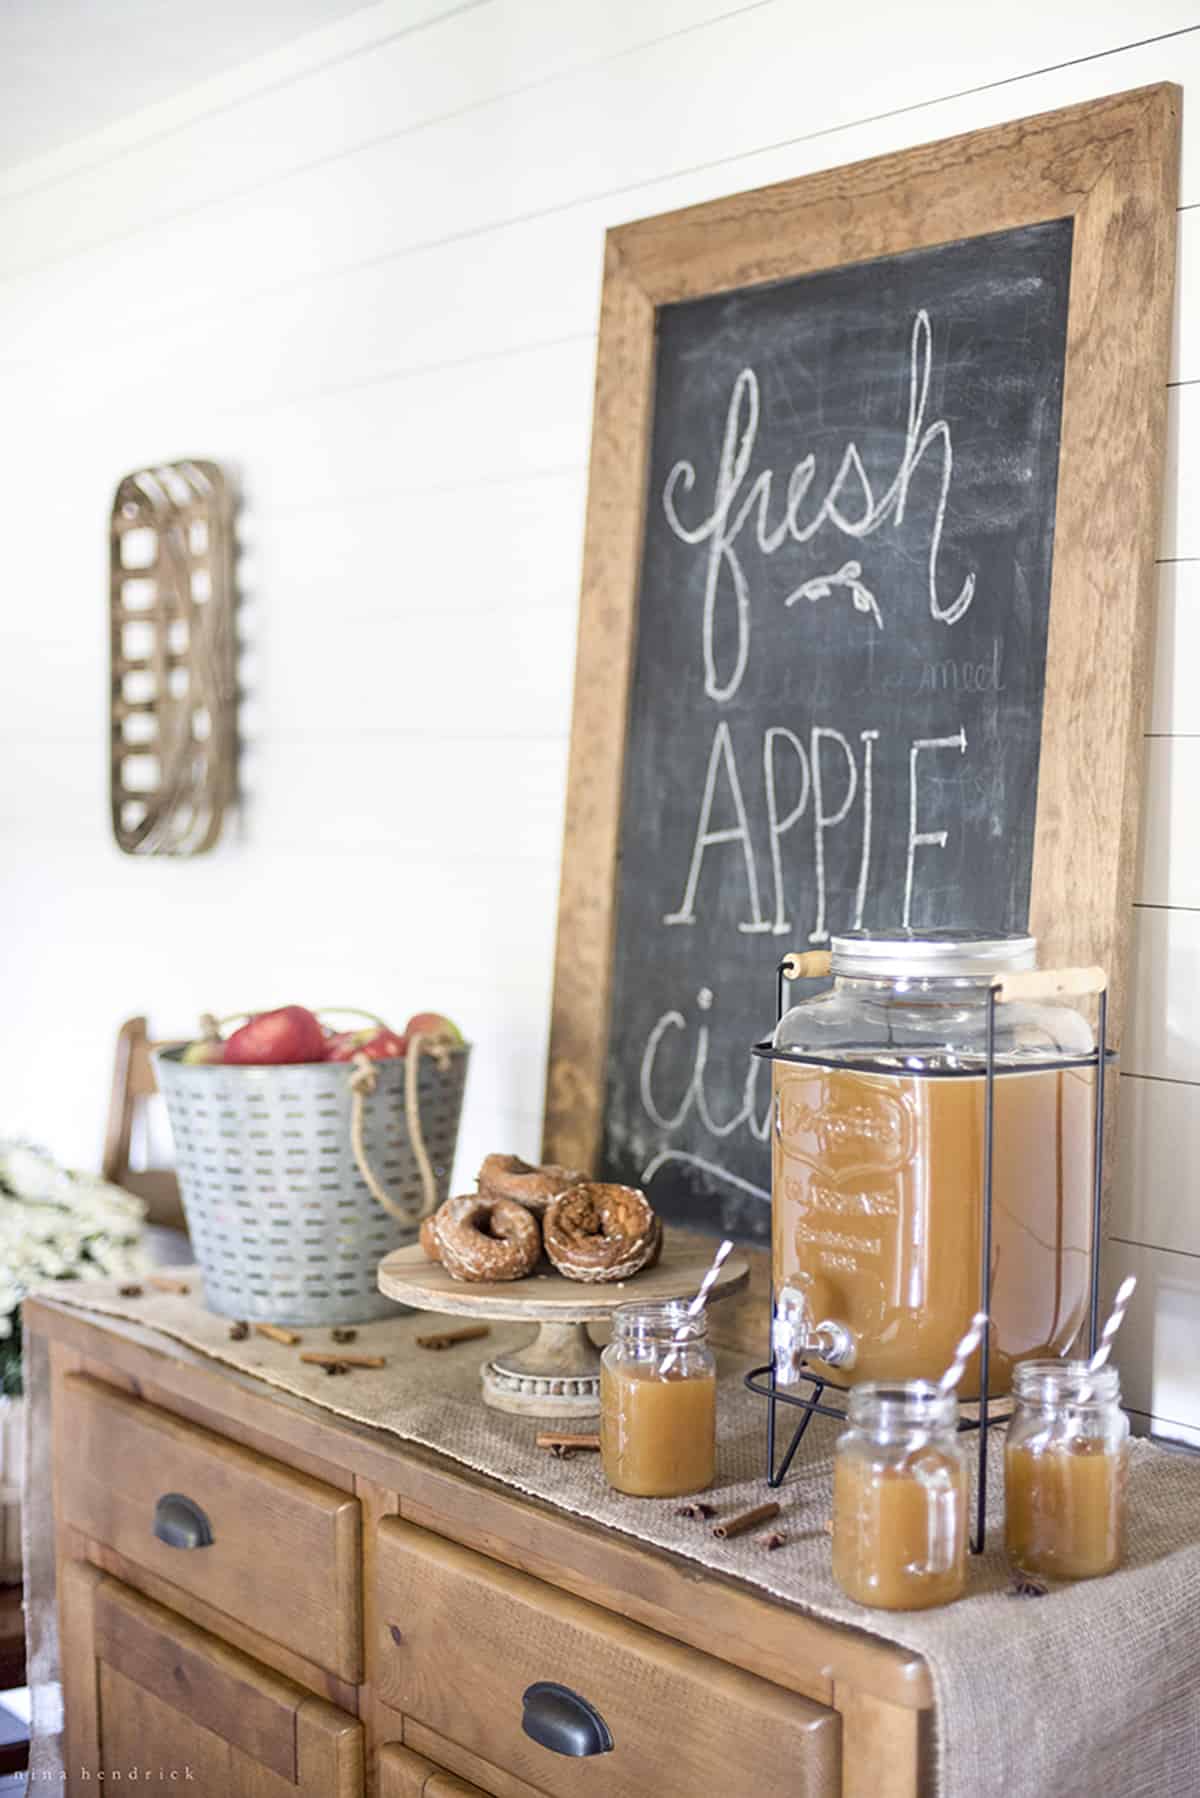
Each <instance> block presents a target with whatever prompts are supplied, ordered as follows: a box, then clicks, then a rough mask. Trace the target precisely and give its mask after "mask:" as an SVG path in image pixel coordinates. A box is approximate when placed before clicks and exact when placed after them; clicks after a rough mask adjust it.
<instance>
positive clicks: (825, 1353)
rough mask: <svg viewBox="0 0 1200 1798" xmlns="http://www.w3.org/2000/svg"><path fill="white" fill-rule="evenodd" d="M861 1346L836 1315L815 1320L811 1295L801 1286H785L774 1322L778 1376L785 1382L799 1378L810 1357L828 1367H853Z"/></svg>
mask: <svg viewBox="0 0 1200 1798" xmlns="http://www.w3.org/2000/svg"><path fill="white" fill-rule="evenodd" d="M856 1355H857V1349H856V1345H855V1341H854V1337H853V1336H852V1335H851V1334H850V1331H849V1330H848V1329H847V1327H846V1325H845V1324H843V1323H839V1322H838V1321H837V1320H836V1319H835V1318H832V1317H826V1318H822V1320H821V1322H820V1323H814V1322H813V1320H812V1310H811V1307H810V1304H809V1300H808V1294H807V1293H805V1292H802V1291H801V1290H800V1288H799V1287H797V1286H783V1287H781V1288H780V1290H779V1293H778V1294H777V1296H776V1299H775V1316H774V1319H773V1321H772V1324H771V1358H772V1360H773V1362H774V1365H775V1377H776V1379H777V1380H782V1381H783V1382H784V1383H785V1384H787V1383H788V1382H789V1381H792V1380H796V1379H799V1377H800V1375H801V1373H802V1372H803V1363H804V1359H805V1357H806V1356H813V1357H815V1358H816V1359H817V1360H819V1361H824V1362H825V1364H826V1366H828V1367H847V1368H849V1367H853V1366H854V1362H855V1358H856Z"/></svg>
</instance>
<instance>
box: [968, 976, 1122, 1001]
mask: <svg viewBox="0 0 1200 1798" xmlns="http://www.w3.org/2000/svg"><path fill="white" fill-rule="evenodd" d="M1107 986H1108V975H1107V974H1106V973H1105V972H1104V969H1103V968H1031V969H1030V970H1029V972H1028V973H1025V974H1003V975H1001V977H1000V979H999V980H998V981H997V982H996V1000H997V1003H998V1004H1001V1005H1003V1004H1004V1003H1006V1002H1007V1001H1009V1000H1012V999H1076V998H1082V997H1083V996H1084V995H1085V994H1087V993H1102V992H1103V991H1104V990H1105V988H1106V987H1107Z"/></svg>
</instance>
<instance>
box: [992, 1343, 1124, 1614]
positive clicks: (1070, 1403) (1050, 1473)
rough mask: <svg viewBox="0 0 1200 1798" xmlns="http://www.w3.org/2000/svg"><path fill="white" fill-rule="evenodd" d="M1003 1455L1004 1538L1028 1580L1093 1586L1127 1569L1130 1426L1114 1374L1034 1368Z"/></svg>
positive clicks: (1021, 1376)
mask: <svg viewBox="0 0 1200 1798" xmlns="http://www.w3.org/2000/svg"><path fill="white" fill-rule="evenodd" d="M1013 1391H1014V1397H1015V1400H1016V1404H1015V1407H1014V1411H1013V1420H1012V1423H1011V1424H1010V1426H1009V1430H1008V1437H1007V1440H1006V1442H1005V1448H1004V1539H1005V1547H1006V1549H1007V1551H1008V1555H1009V1559H1010V1560H1012V1561H1014V1562H1015V1563H1016V1565H1017V1566H1018V1567H1020V1568H1023V1569H1024V1570H1025V1572H1027V1573H1043V1574H1049V1575H1050V1576H1051V1577H1052V1578H1054V1579H1094V1578H1095V1577H1096V1576H1097V1575H1098V1574H1102V1573H1112V1572H1113V1571H1114V1569H1115V1568H1117V1567H1119V1566H1120V1564H1121V1557H1122V1554H1123V1552H1124V1537H1125V1482H1126V1463H1127V1460H1128V1444H1129V1419H1128V1418H1127V1417H1126V1415H1125V1413H1124V1411H1123V1410H1122V1409H1121V1387H1120V1380H1119V1376H1118V1374H1117V1370H1116V1368H1115V1367H1101V1368H1099V1369H1097V1371H1096V1372H1095V1373H1088V1371H1087V1364H1086V1362H1083V1361H1026V1362H1025V1363H1024V1364H1023V1365H1022V1366H1021V1367H1018V1368H1017V1371H1016V1376H1015V1381H1014V1387H1013Z"/></svg>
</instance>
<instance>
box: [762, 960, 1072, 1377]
mask: <svg viewBox="0 0 1200 1798" xmlns="http://www.w3.org/2000/svg"><path fill="white" fill-rule="evenodd" d="M1034 949H1035V944H1034V941H1033V939H1032V938H1030V937H1000V938H989V937H985V936H980V935H970V934H965V933H961V932H959V933H950V932H937V931H934V932H929V933H924V934H921V933H916V932H897V933H894V934H876V935H868V934H867V933H865V932H861V933H851V934H849V935H847V936H844V937H835V938H834V939H833V944H832V970H833V974H834V983H833V987H832V989H831V990H830V991H828V992H825V993H822V994H821V995H819V996H818V997H817V998H815V999H810V1000H808V1001H806V1002H802V1003H801V1004H799V1005H797V1006H796V1007H795V1008H794V1009H793V1010H791V1011H789V1012H788V1013H787V1015H786V1016H785V1017H784V1018H783V1020H782V1022H781V1023H780V1025H779V1027H778V1030H777V1031H776V1036H775V1044H774V1048H773V1050H772V1051H771V1058H772V1062H773V1077H774V1116H773V1137H774V1141H773V1173H772V1230H773V1244H772V1248H773V1256H772V1259H773V1275H774V1284H775V1295H776V1309H777V1324H779V1323H780V1320H781V1319H783V1318H786V1319H790V1320H792V1323H791V1324H790V1326H789V1327H790V1328H791V1336H792V1338H793V1339H794V1340H793V1341H792V1343H791V1348H792V1353H791V1355H790V1357H789V1356H788V1355H786V1354H785V1355H784V1357H783V1361H788V1360H789V1359H790V1368H789V1367H787V1366H785V1365H784V1364H783V1362H781V1361H780V1359H779V1356H778V1355H777V1366H778V1367H779V1371H780V1374H781V1377H794V1376H795V1372H796V1369H797V1367H798V1365H799V1362H800V1360H803V1361H805V1362H806V1364H807V1365H808V1366H809V1367H811V1368H812V1369H813V1371H814V1372H815V1373H816V1374H818V1375H819V1376H822V1377H825V1378H830V1379H833V1380H834V1381H836V1382H839V1383H841V1384H845V1383H846V1382H847V1380H863V1379H865V1380H910V1379H927V1380H935V1379H937V1378H938V1377H939V1376H940V1375H941V1374H942V1372H943V1371H944V1370H945V1368H946V1367H947V1366H948V1365H949V1363H950V1361H951V1359H952V1357H953V1354H954V1349H955V1346H956V1344H957V1342H958V1340H959V1338H960V1337H961V1336H962V1334H963V1331H964V1330H965V1329H966V1327H967V1324H968V1322H969V1321H970V1318H971V1316H972V1314H973V1313H974V1312H975V1311H976V1310H978V1309H979V1306H980V1302H981V1295H980V1271H979V1270H980V1246H981V1232H982V1228H983V1210H984V1203H983V1201H984V1112H985V1089H986V1078H985V1075H984V1071H983V1070H984V1065H985V1059H986V1052H985V1042H986V1013H987V999H988V992H989V988H990V987H991V985H992V984H993V982H994V981H995V980H996V978H997V977H998V975H1000V974H1001V973H1003V972H1005V971H1008V970H1016V969H1021V968H1028V967H1031V966H1032V963H1033V957H1034ZM995 1019H996V1048H995V1069H996V1079H995V1082H994V1093H995V1129H994V1141H993V1165H992V1270H993V1274H992V1279H993V1285H992V1295H991V1304H990V1309H991V1315H992V1319H993V1331H992V1339H991V1363H990V1379H989V1385H990V1387H991V1389H992V1391H993V1392H996V1393H1001V1392H1007V1391H1008V1390H1009V1388H1010V1385H1011V1377H1012V1369H1013V1365H1014V1363H1015V1362H1016V1361H1017V1360H1018V1359H1019V1358H1023V1357H1028V1356H1031V1355H1052V1354H1056V1353H1062V1352H1064V1351H1065V1350H1066V1348H1067V1347H1068V1346H1069V1344H1070V1343H1071V1341H1072V1340H1073V1338H1074V1337H1075V1335H1076V1333H1077V1331H1078V1329H1079V1326H1080V1324H1081V1322H1082V1319H1083V1315H1084V1310H1085V1306H1086V1300H1087V1285H1088V1266H1089V1243H1090V1232H1091V1197H1092V1169H1093V1137H1094V1131H1093V1125H1094V1097H1095V1066H1094V1060H1093V1059H1092V1058H1093V1057H1094V1049H1093V1040H1092V1033H1091V1030H1090V1027H1089V1026H1088V1024H1087V1021H1086V1019H1084V1018H1083V1017H1082V1016H1081V1015H1080V1014H1079V1013H1078V1012H1077V1011H1075V1010H1073V1009H1071V1008H1070V1007H1069V1006H1067V1005H1064V1004H1047V1005H1042V1004H1038V1005H1033V1004H1024V1003H1017V1002H1013V1003H1006V1004H999V1005H997V1006H996V1011H995ZM785 1346H786V1345H785ZM978 1389H979V1375H978V1358H977V1357H976V1359H975V1360H974V1361H973V1362H972V1363H970V1364H968V1368H967V1373H966V1377H965V1380H964V1384H963V1394H964V1396H971V1395H973V1394H977V1393H978Z"/></svg>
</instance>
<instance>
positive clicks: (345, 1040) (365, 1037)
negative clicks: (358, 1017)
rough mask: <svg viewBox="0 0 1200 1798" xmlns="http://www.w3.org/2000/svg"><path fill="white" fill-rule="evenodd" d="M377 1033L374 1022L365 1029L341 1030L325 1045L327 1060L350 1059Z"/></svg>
mask: <svg viewBox="0 0 1200 1798" xmlns="http://www.w3.org/2000/svg"><path fill="white" fill-rule="evenodd" d="M377 1034H378V1033H377V1031H376V1029H375V1026H374V1025H373V1024H368V1025H367V1027H366V1029H365V1030H339V1031H338V1033H337V1035H336V1036H331V1037H330V1038H329V1040H328V1042H327V1043H326V1045H325V1059H326V1061H349V1060H350V1058H351V1056H353V1055H357V1054H358V1051H359V1050H360V1049H361V1048H362V1046H363V1044H364V1043H369V1042H370V1040H371V1038H372V1037H373V1036H375V1035H377Z"/></svg>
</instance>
